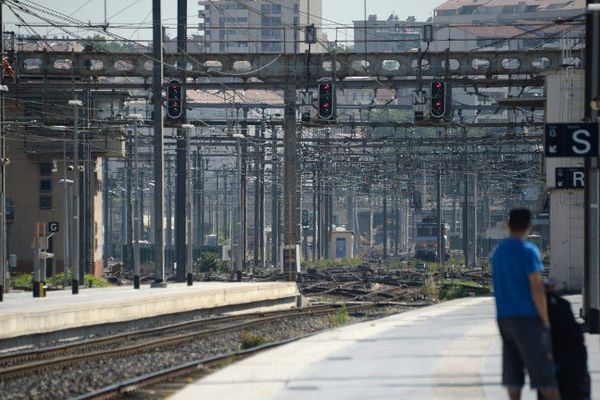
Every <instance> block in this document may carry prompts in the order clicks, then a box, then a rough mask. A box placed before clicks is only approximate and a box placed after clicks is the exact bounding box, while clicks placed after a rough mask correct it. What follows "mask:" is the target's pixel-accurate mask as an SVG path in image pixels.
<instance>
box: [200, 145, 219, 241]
mask: <svg viewBox="0 0 600 400" xmlns="http://www.w3.org/2000/svg"><path fill="white" fill-rule="evenodd" d="M202 161H203V158H202V155H201V154H200V148H199V147H198V153H197V156H196V162H197V164H198V170H197V172H198V181H199V182H198V190H199V193H198V236H199V237H198V245H199V246H200V248H202V247H204V236H206V235H205V233H204V212H205V210H204V208H205V198H206V196H205V195H204V163H203V162H202ZM218 192H219V185H218V181H217V193H218ZM217 205H219V202H218V197H217ZM218 209H219V208H218V207H217V210H218ZM218 215H219V214H218V211H217V240H219V218H218Z"/></svg>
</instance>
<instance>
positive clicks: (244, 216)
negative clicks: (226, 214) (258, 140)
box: [240, 108, 248, 271]
mask: <svg viewBox="0 0 600 400" xmlns="http://www.w3.org/2000/svg"><path fill="white" fill-rule="evenodd" d="M241 128H242V129H241V131H242V132H241V133H242V136H243V137H244V142H243V144H242V147H241V151H242V152H241V155H240V163H241V164H240V168H241V169H240V172H241V175H240V202H241V203H240V212H241V216H240V217H241V230H240V233H241V235H242V236H241V242H240V243H241V247H242V253H241V254H242V259H241V262H242V263H241V268H242V271H244V270H246V267H247V265H246V264H247V262H246V254H248V237H247V235H248V201H247V194H248V141H247V140H246V139H247V138H248V109H247V108H244V109H243V120H242V126H241Z"/></svg>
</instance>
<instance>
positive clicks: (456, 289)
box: [439, 285, 469, 300]
mask: <svg viewBox="0 0 600 400" xmlns="http://www.w3.org/2000/svg"><path fill="white" fill-rule="evenodd" d="M439 293H440V295H439V296H440V300H452V299H460V298H462V297H468V296H469V290H468V289H467V287H466V286H463V285H442V286H441V287H440V291H439Z"/></svg>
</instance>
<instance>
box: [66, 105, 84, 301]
mask: <svg viewBox="0 0 600 400" xmlns="http://www.w3.org/2000/svg"><path fill="white" fill-rule="evenodd" d="M68 104H69V105H70V106H72V107H73V137H74V140H73V161H74V162H73V167H74V174H73V260H72V261H73V280H72V283H71V292H72V293H73V294H78V293H79V274H80V267H81V266H80V265H79V263H80V259H79V229H80V226H81V222H80V220H79V191H80V175H81V168H80V167H81V166H80V165H79V127H78V124H79V107H83V102H82V101H81V100H77V99H74V100H69V103H68Z"/></svg>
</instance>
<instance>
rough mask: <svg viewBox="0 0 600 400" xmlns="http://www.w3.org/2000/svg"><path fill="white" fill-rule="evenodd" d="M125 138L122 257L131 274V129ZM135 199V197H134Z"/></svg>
mask: <svg viewBox="0 0 600 400" xmlns="http://www.w3.org/2000/svg"><path fill="white" fill-rule="evenodd" d="M126 132H127V137H126V139H125V140H126V144H125V146H126V147H125V171H126V172H125V179H127V182H126V184H125V190H126V193H127V195H126V201H127V234H126V236H125V238H126V239H125V240H126V243H127V245H126V246H127V247H126V253H125V256H124V257H123V260H124V266H125V270H126V271H127V272H128V273H132V272H133V271H134V269H135V268H134V267H133V265H134V264H135V261H134V255H133V253H134V251H133V230H134V227H133V225H134V211H133V201H134V199H133V198H134V190H133V174H132V169H133V168H132V165H131V164H132V161H133V129H130V128H128V129H127V131H126ZM136 197H137V195H136Z"/></svg>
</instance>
